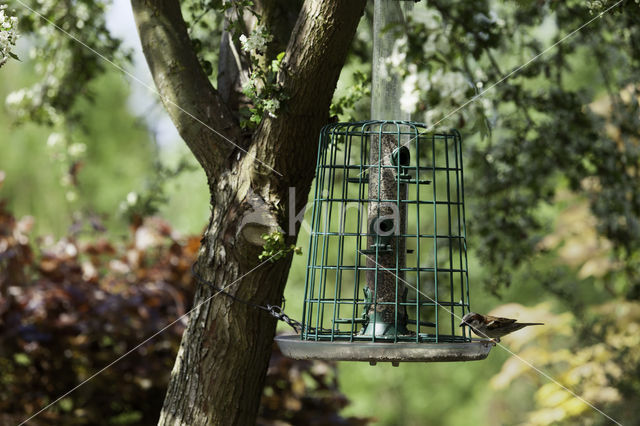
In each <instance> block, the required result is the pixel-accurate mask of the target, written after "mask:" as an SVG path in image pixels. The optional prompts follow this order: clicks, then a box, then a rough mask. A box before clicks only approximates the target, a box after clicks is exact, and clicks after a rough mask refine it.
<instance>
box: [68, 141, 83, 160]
mask: <svg viewBox="0 0 640 426" xmlns="http://www.w3.org/2000/svg"><path fill="white" fill-rule="evenodd" d="M86 150H87V146H86V145H85V144H83V143H74V144H73V145H71V146H70V147H69V155H70V156H72V157H80V156H81V155H82V154H84V153H85V151H86Z"/></svg>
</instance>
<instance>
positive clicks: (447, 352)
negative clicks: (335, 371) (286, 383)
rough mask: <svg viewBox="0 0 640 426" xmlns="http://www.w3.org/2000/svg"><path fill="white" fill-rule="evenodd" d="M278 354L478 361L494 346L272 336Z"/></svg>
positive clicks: (370, 359) (333, 358)
mask: <svg viewBox="0 0 640 426" xmlns="http://www.w3.org/2000/svg"><path fill="white" fill-rule="evenodd" d="M275 340H276V342H277V343H278V347H279V348H280V351H281V352H282V353H283V354H284V355H285V356H288V357H289V358H294V359H321V360H325V361H368V362H370V363H375V362H392V363H396V362H451V361H479V360H482V359H485V358H486V357H487V356H488V355H489V351H491V348H492V347H493V346H494V343H491V342H490V341H488V340H474V341H471V342H459V343H411V342H400V343H383V342H375V343H372V342H343V341H334V342H331V341H306V340H300V336H298V335H297V334H283V335H279V336H276V338H275Z"/></svg>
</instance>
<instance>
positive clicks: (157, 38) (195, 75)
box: [131, 0, 246, 178]
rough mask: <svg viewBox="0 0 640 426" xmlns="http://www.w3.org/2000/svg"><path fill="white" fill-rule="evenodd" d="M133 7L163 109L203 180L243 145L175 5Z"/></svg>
mask: <svg viewBox="0 0 640 426" xmlns="http://www.w3.org/2000/svg"><path fill="white" fill-rule="evenodd" d="M131 5H132V7H133V13H134V17H135V21H136V25H137V27H138V33H139V35H140V40H141V41H142V49H143V51H144V55H145V57H146V59H147V64H148V65H149V69H150V71H151V75H152V76H153V80H154V82H155V84H156V87H157V89H158V92H159V94H160V97H161V99H162V102H163V103H164V106H165V109H166V110H167V112H168V113H169V116H170V117H171V120H172V121H173V123H174V124H175V126H176V128H177V129H178V132H179V133H180V136H182V138H183V139H184V141H185V142H186V144H187V145H188V146H189V148H190V149H191V151H192V152H193V154H194V155H195V157H196V159H197V160H198V162H200V164H201V165H202V167H203V168H204V169H205V172H206V173H207V176H208V177H209V178H211V177H214V176H217V175H218V174H219V173H220V171H221V170H222V169H223V168H224V167H225V166H226V165H227V164H228V163H229V160H228V159H229V157H230V156H231V154H232V153H233V152H234V150H235V149H237V148H238V147H240V148H241V149H243V150H244V145H246V141H243V140H242V136H241V131H240V128H239V126H238V125H237V123H236V122H235V119H234V118H233V115H232V114H231V112H230V111H229V108H228V107H227V106H226V105H225V104H224V102H223V101H222V100H221V99H220V96H219V95H218V93H217V92H216V90H215V89H214V88H213V86H212V85H211V83H210V82H209V79H208V78H207V76H206V74H205V73H204V71H203V70H202V67H201V66H200V63H199V62H198V58H197V56H196V54H195V52H194V50H193V48H192V45H191V39H190V38H189V35H188V32H187V26H186V24H185V22H184V20H183V18H182V13H181V11H180V4H179V2H178V1H177V0H157V1H153V2H151V1H143V0H132V1H131ZM234 145H236V146H234Z"/></svg>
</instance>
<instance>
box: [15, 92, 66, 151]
mask: <svg viewBox="0 0 640 426" xmlns="http://www.w3.org/2000/svg"><path fill="white" fill-rule="evenodd" d="M7 102H9V98H8V97H7ZM63 140H64V138H63V136H62V135H61V134H60V133H51V134H50V135H49V137H48V138H47V146H48V147H50V148H53V147H54V146H57V145H60V143H61V142H62V141H63Z"/></svg>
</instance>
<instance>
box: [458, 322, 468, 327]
mask: <svg viewBox="0 0 640 426" xmlns="http://www.w3.org/2000/svg"><path fill="white" fill-rule="evenodd" d="M463 325H467V324H466V323H465V322H464V321H462V322H461V323H460V325H459V326H458V327H462V326H463Z"/></svg>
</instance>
